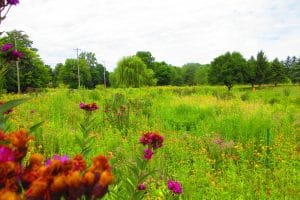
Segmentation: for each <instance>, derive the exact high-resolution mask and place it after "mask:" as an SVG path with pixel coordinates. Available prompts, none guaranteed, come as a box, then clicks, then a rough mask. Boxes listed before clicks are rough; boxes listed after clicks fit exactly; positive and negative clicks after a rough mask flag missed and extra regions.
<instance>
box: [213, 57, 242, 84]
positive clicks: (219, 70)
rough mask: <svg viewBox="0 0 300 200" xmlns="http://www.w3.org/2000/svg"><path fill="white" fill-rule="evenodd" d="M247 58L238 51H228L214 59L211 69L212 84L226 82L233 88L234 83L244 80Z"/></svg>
mask: <svg viewBox="0 0 300 200" xmlns="http://www.w3.org/2000/svg"><path fill="white" fill-rule="evenodd" d="M245 67H246V60H245V59H244V58H243V56H242V55H241V54H240V53H238V52H233V53H230V52H227V53H226V54H224V55H221V56H219V57H217V58H215V59H214V61H213V62H212V63H211V67H210V71H209V82H210V83H211V84H222V83H223V84H224V85H226V86H227V88H228V90H231V88H232V86H233V84H235V83H240V82H243V68H245Z"/></svg>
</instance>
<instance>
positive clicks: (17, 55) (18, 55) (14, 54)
mask: <svg viewBox="0 0 300 200" xmlns="http://www.w3.org/2000/svg"><path fill="white" fill-rule="evenodd" d="M11 55H12V57H13V59H14V60H19V59H20V58H22V57H23V54H22V53H21V52H19V51H17V50H13V51H12V52H11Z"/></svg>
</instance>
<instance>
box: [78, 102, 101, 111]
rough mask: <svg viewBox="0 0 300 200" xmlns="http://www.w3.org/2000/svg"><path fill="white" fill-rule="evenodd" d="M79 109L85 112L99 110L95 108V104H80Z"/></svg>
mask: <svg viewBox="0 0 300 200" xmlns="http://www.w3.org/2000/svg"><path fill="white" fill-rule="evenodd" d="M79 107H80V109H83V110H86V111H94V110H97V109H99V107H98V106H97V104H96V103H89V104H85V103H80V104H79Z"/></svg>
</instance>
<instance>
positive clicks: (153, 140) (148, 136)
mask: <svg viewBox="0 0 300 200" xmlns="http://www.w3.org/2000/svg"><path fill="white" fill-rule="evenodd" d="M140 142H141V143H142V144H143V145H148V147H149V148H153V149H158V148H159V147H162V145H163V142H164V138H163V136H161V135H160V134H158V133H154V132H153V133H152V132H148V133H144V135H143V136H142V137H141V138H140Z"/></svg>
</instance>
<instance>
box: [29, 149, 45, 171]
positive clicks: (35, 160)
mask: <svg viewBox="0 0 300 200" xmlns="http://www.w3.org/2000/svg"><path fill="white" fill-rule="evenodd" d="M43 160H44V157H43V155H41V154H38V153H35V154H32V155H31V156H30V158H29V163H30V164H29V167H30V168H33V167H40V166H42V165H43Z"/></svg>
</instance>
